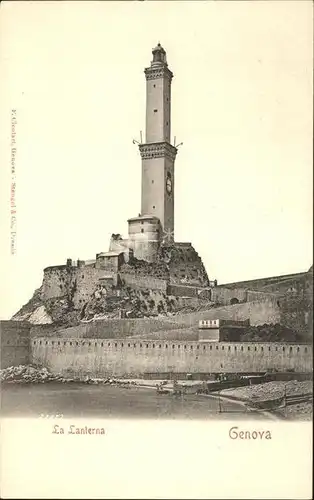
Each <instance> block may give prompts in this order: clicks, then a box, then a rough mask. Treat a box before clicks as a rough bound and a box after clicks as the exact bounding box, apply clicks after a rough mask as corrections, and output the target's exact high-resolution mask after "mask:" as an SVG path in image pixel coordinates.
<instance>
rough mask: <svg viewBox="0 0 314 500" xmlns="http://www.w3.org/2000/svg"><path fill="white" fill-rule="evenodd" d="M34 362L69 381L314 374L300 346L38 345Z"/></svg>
mask: <svg viewBox="0 0 314 500" xmlns="http://www.w3.org/2000/svg"><path fill="white" fill-rule="evenodd" d="M31 360H32V362H33V363H34V364H38V365H43V366H46V367H47V368H48V369H49V370H51V371H52V372H53V373H61V374H63V375H65V376H73V375H82V374H86V375H92V376H108V377H110V376H116V377H117V376H119V377H123V376H128V377H130V376H133V377H135V376H138V375H143V374H145V373H156V374H158V373H169V372H170V373H174V374H175V373H184V372H185V373H221V372H224V373H232V372H236V373H261V372H265V371H268V370H278V371H287V370H294V371H296V372H311V371H312V347H311V346H310V345H300V344H298V345H296V344H279V343H278V344H277V343H276V344H274V343H270V344H266V343H265V344H264V343H251V342H250V343H236V342H233V343H225V342H217V343H210V344H209V343H204V344H203V343H202V342H193V341H192V342H188V341H184V342H180V341H170V342H169V341H165V340H158V341H152V340H150V341H148V340H139V341H138V340H132V339H115V340H113V341H112V340H104V339H98V338H93V339H88V340H87V339H86V340H82V339H77V338H73V339H67V340H65V339H60V338H58V337H54V338H40V339H32V342H31Z"/></svg>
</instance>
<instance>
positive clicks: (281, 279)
mask: <svg viewBox="0 0 314 500" xmlns="http://www.w3.org/2000/svg"><path fill="white" fill-rule="evenodd" d="M306 274H307V273H306V272H304V273H294V274H286V275H282V276H270V277H269V278H258V279H254V280H247V281H238V282H234V283H223V285H222V286H225V287H227V288H249V289H256V290H263V289H264V287H272V285H273V286H274V288H273V289H271V288H270V289H269V290H268V291H276V290H277V289H278V286H279V285H280V284H281V285H282V287H283V288H284V287H285V282H286V281H288V280H292V281H294V280H295V281H296V282H297V281H299V280H300V279H302V278H304V276H305V275H306Z"/></svg>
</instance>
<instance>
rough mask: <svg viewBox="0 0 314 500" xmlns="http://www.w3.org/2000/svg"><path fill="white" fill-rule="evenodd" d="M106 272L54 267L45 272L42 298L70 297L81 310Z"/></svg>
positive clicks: (95, 269)
mask: <svg viewBox="0 0 314 500" xmlns="http://www.w3.org/2000/svg"><path fill="white" fill-rule="evenodd" d="M105 274H106V272H105V271H104V270H103V269H98V268H95V267H94V266H84V265H81V266H79V267H78V266H53V267H48V268H46V269H45V270H44V278H43V285H42V292H41V298H42V300H47V299H51V298H57V297H68V298H69V299H71V300H72V302H73V304H74V308H75V309H80V308H81V307H82V306H83V304H84V303H85V302H87V301H88V300H89V299H90V298H91V295H92V293H93V292H94V291H95V289H96V285H97V282H98V280H99V279H100V278H101V277H103V276H104V275H105Z"/></svg>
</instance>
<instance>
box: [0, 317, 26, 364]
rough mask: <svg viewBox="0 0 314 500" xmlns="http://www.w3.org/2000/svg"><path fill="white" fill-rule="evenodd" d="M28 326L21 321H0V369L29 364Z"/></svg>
mask: <svg viewBox="0 0 314 500" xmlns="http://www.w3.org/2000/svg"><path fill="white" fill-rule="evenodd" d="M29 335H30V325H29V324H28V323H23V322H21V321H0V341H1V363H0V368H7V367H8V366H15V365H20V364H21V365H25V364H28V363H29V354H30V341H29V340H30V336H29Z"/></svg>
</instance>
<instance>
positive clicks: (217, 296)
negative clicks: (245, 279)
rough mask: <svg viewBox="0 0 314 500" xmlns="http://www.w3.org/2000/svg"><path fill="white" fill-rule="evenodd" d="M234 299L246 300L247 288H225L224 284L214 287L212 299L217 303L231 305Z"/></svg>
mask: <svg viewBox="0 0 314 500" xmlns="http://www.w3.org/2000/svg"><path fill="white" fill-rule="evenodd" d="M234 299H236V300H238V302H246V301H247V290H246V289H245V288H225V287H224V286H217V287H214V288H213V291H212V300H213V302H215V303H216V304H222V305H229V304H230V302H231V300H234Z"/></svg>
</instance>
